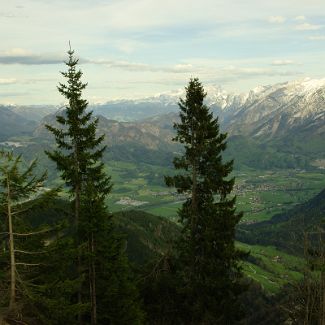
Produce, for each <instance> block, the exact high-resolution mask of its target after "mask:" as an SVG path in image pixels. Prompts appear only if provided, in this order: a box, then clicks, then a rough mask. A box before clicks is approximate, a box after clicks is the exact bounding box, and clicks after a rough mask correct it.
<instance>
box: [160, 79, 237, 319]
mask: <svg viewBox="0 0 325 325" xmlns="http://www.w3.org/2000/svg"><path fill="white" fill-rule="evenodd" d="M205 97H206V93H205V91H204V89H203V86H202V84H201V83H200V82H199V80H198V79H197V78H195V79H191V80H190V81H189V84H188V86H187V87H186V98H185V99H184V100H183V99H180V102H179V108H180V120H181V121H180V123H176V124H175V125H174V128H175V129H176V132H177V134H176V137H175V138H174V141H178V142H180V143H181V144H184V148H185V153H184V155H182V156H179V157H176V158H175V159H174V166H175V168H176V169H177V170H180V171H181V173H179V174H178V175H176V176H173V177H166V184H167V185H168V186H174V187H176V189H177V192H178V193H182V194H185V195H186V196H187V199H186V201H185V203H184V204H183V206H182V208H181V209H180V210H179V217H180V221H181V223H182V225H183V233H182V238H181V240H180V242H179V245H178V250H179V262H180V270H179V272H178V276H179V277H180V279H181V280H180V283H182V288H180V292H182V294H184V304H183V307H182V308H181V309H182V310H183V311H184V318H185V323H192V324H201V323H202V324H231V323H232V322H233V321H234V319H235V318H236V315H238V312H237V305H236V301H237V300H236V297H237V296H238V294H239V293H240V292H241V291H242V287H241V285H240V283H239V281H240V278H241V268H240V265H239V260H240V258H241V256H242V255H243V253H242V252H240V251H238V250H237V249H236V247H235V243H234V239H235V227H236V225H237V224H238V222H239V220H240V219H241V217H242V214H241V213H236V212H235V200H236V199H235V197H229V195H230V194H231V191H232V188H233V185H234V179H233V178H229V175H230V173H231V171H232V166H233V161H229V162H223V159H222V153H223V151H224V150H225V149H226V137H227V135H226V134H225V133H221V132H220V130H219V123H218V118H213V115H212V112H211V111H210V110H209V108H208V107H207V106H206V105H205V104H204V98H205Z"/></svg>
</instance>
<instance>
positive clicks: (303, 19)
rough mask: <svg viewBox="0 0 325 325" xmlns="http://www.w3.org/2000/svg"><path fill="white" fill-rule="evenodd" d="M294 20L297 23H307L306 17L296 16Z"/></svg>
mask: <svg viewBox="0 0 325 325" xmlns="http://www.w3.org/2000/svg"><path fill="white" fill-rule="evenodd" d="M294 20H296V21H305V20H306V17H305V16H296V17H295V19H294Z"/></svg>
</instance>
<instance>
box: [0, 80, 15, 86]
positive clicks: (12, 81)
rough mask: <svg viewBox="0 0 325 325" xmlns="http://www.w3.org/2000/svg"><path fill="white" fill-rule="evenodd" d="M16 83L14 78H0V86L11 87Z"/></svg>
mask: <svg viewBox="0 0 325 325" xmlns="http://www.w3.org/2000/svg"><path fill="white" fill-rule="evenodd" d="M16 82H17V79H15V78H0V85H11V84H14V83H16Z"/></svg>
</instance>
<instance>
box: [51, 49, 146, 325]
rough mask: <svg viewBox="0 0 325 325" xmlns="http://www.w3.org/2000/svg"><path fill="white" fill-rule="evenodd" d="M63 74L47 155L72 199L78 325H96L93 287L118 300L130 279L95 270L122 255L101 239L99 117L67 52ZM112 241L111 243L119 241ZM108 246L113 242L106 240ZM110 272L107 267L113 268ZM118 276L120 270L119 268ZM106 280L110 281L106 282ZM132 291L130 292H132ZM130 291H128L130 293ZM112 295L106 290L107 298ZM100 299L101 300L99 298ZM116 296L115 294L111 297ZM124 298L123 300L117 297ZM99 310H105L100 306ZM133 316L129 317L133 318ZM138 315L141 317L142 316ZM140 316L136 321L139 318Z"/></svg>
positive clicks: (104, 225)
mask: <svg viewBox="0 0 325 325" xmlns="http://www.w3.org/2000/svg"><path fill="white" fill-rule="evenodd" d="M68 57H69V59H68V61H67V62H66V65H67V67H68V71H67V72H62V75H63V76H64V77H65V78H66V79H67V84H63V83H60V84H59V87H58V90H59V92H60V93H61V94H62V95H63V96H64V97H65V98H66V99H67V101H68V105H67V106H66V110H65V111H64V113H63V114H62V115H58V116H57V122H58V124H59V125H61V128H56V127H54V126H50V125H47V128H48V130H49V131H51V132H52V133H53V134H54V136H55V140H56V144H57V148H56V149H55V150H54V151H52V152H47V154H48V156H49V157H50V159H52V160H53V161H54V162H56V164H57V168H58V170H59V171H61V177H62V179H63V180H64V181H65V183H66V185H67V186H68V187H69V189H70V194H71V197H72V211H73V220H74V230H75V231H74V233H75V237H74V240H75V246H76V247H77V250H78V253H77V261H76V262H77V278H80V279H84V281H83V282H82V284H81V286H80V287H79V289H78V297H77V300H78V304H79V305H80V306H82V305H83V304H88V305H89V306H90V311H89V313H85V314H82V312H81V311H80V312H79V316H78V322H79V323H83V322H87V323H91V324H93V325H94V324H98V323H100V320H98V319H99V317H98V316H97V309H98V303H97V296H98V295H99V294H98V292H97V291H100V290H97V288H98V285H97V283H100V285H106V286H107V288H109V287H113V288H114V290H115V292H116V294H118V295H119V296H120V297H123V296H124V295H126V294H128V292H122V291H121V288H122V287H123V286H122V285H121V281H122V280H123V281H130V279H129V278H124V279H121V278H119V277H115V275H114V274H109V276H107V274H104V272H102V271H101V272H98V271H97V270H102V269H103V265H105V263H106V264H107V263H109V261H107V260H105V258H109V256H114V257H115V259H114V260H113V261H110V263H112V262H114V261H115V262H116V263H120V262H121V260H123V255H124V251H122V250H120V249H119V245H117V244H116V243H115V245H113V244H112V245H111V246H110V247H107V245H106V241H108V238H105V237H106V236H110V235H111V236H112V231H113V226H112V223H111V222H110V218H111V217H109V215H108V213H107V211H106V206H105V199H106V197H107V195H108V194H109V193H110V191H111V181H110V177H109V176H107V175H106V173H105V172H104V164H103V162H102V156H103V152H104V150H105V146H101V143H102V141H103V139H104V135H103V136H100V137H97V135H96V130H97V124H98V119H95V118H93V116H92V112H91V111H87V106H88V102H87V100H85V99H83V98H82V92H83V90H84V89H85V88H86V86H87V84H85V83H83V82H82V81H81V77H82V72H81V71H80V70H78V69H77V65H78V59H76V58H75V57H74V51H73V50H71V48H70V50H69V51H68ZM119 241H120V240H119V239H118V238H115V242H119ZM111 242H112V243H113V242H114V240H113V241H111ZM103 246H105V247H106V252H105V254H102V253H103V252H102V247H103ZM113 269H114V268H111V270H113ZM123 270H124V271H123V272H126V273H128V264H127V263H124V264H123ZM120 272H121V273H123V272H122V269H120ZM105 279H106V281H111V283H109V282H106V284H104V283H105V281H104V280H105ZM134 292H135V291H134ZM129 293H130V292H129ZM109 295H111V297H113V296H114V295H112V294H111V293H110V292H106V296H109ZM100 296H101V299H102V301H106V300H105V299H104V298H103V296H102V294H100ZM115 296H116V295H115ZM122 300H123V299H122ZM106 302H107V303H109V304H110V307H111V308H110V310H112V314H111V315H106V319H110V317H113V316H112V315H113V310H114V311H116V308H119V307H118V304H117V302H116V301H114V300H110V299H107V301H106ZM135 305H136V308H135V309H132V310H131V309H128V308H126V306H124V311H123V312H124V315H126V314H128V313H133V314H134V311H136V312H137V313H135V314H137V315H139V317H140V316H141V315H142V314H141V312H140V309H139V304H135ZM100 307H101V309H104V308H103V306H102V304H101V306H100ZM135 314H134V318H137V317H138V316H137V315H135ZM141 317H142V316H141ZM141 317H140V318H141Z"/></svg>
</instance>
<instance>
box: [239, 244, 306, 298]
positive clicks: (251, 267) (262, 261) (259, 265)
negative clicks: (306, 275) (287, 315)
mask: <svg viewBox="0 0 325 325" xmlns="http://www.w3.org/2000/svg"><path fill="white" fill-rule="evenodd" d="M236 246H237V247H238V248H240V249H242V250H243V251H246V252H247V251H248V252H250V257H249V260H248V261H246V262H243V264H242V267H243V270H244V273H245V274H246V275H247V276H248V277H249V278H251V279H252V280H255V281H256V282H258V283H260V285H261V286H262V288H263V289H264V290H265V291H267V292H268V293H270V294H275V293H278V292H279V291H280V289H281V287H282V286H283V285H285V284H288V283H291V284H293V283H295V282H296V281H297V280H299V279H302V277H303V270H304V267H305V262H304V260H303V259H302V258H300V257H296V256H293V255H289V254H286V253H284V252H282V251H280V250H278V249H276V248H275V247H272V246H259V245H247V244H244V243H240V242H237V243H236Z"/></svg>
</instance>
